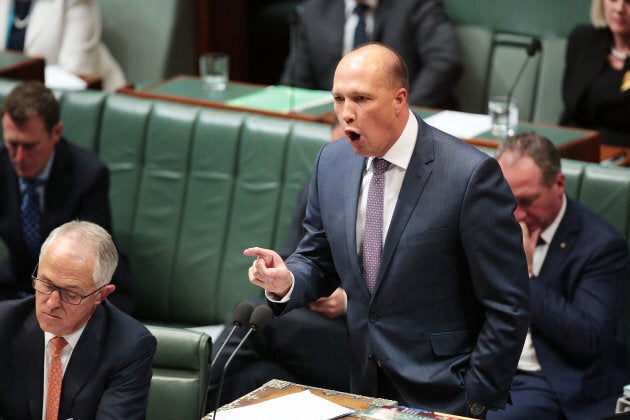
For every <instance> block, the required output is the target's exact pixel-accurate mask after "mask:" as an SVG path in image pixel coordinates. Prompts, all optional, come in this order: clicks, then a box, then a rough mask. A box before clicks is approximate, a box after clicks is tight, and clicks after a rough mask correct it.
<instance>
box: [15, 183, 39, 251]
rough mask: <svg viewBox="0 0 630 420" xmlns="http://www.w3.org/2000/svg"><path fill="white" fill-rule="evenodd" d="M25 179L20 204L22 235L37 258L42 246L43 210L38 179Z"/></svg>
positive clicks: (29, 249) (27, 246)
mask: <svg viewBox="0 0 630 420" xmlns="http://www.w3.org/2000/svg"><path fill="white" fill-rule="evenodd" d="M23 181H24V183H25V185H26V187H25V188H24V195H23V196H22V204H21V206H20V210H21V212H22V236H23V238H24V242H25V243H26V248H27V249H28V251H29V254H30V256H31V257H32V258H35V257H36V256H37V253H38V252H39V247H40V246H41V239H40V233H39V225H40V218H41V211H40V208H39V195H38V194H37V185H38V181H37V180H36V179H26V178H24V179H23Z"/></svg>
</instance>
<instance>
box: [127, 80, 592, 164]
mask: <svg viewBox="0 0 630 420" xmlns="http://www.w3.org/2000/svg"><path fill="white" fill-rule="evenodd" d="M264 88H265V86H262V85H255V84H249V83H239V82H230V83H229V85H228V87H227V89H226V90H224V91H208V90H204V89H203V87H202V83H201V80H200V79H199V78H198V77H196V76H185V75H179V76H175V77H173V78H170V79H167V80H165V81H163V82H160V83H156V84H153V85H149V86H146V87H143V88H142V89H134V88H133V87H132V86H126V87H123V88H122V89H119V91H118V92H120V93H124V94H126V95H132V96H137V97H142V98H151V99H161V100H167V101H174V102H180V103H185V104H190V105H197V106H206V107H213V108H220V109H229V110H237V111H244V112H251V113H257V114H263V115H268V116H274V117H282V118H291V119H298V120H306V121H314V122H321V123H326V124H331V123H332V122H333V121H334V120H335V115H334V112H333V107H332V104H326V105H322V106H317V107H313V108H309V109H306V110H304V111H301V112H299V113H298V112H289V113H279V112H272V111H263V110H256V109H251V108H241V107H236V106H230V105H228V104H226V102H227V101H229V100H231V99H234V98H238V97H240V96H244V95H247V94H250V93H255V92H258V91H260V90H262V89H264ZM413 109H414V111H416V112H418V114H419V115H420V116H421V117H422V118H427V117H429V116H431V115H433V114H435V113H437V112H439V111H440V110H438V109H430V108H421V107H413ZM524 131H536V132H538V133H539V134H541V135H543V136H545V137H548V138H549V139H550V140H551V142H552V143H554V144H555V146H556V147H557V148H558V151H559V152H560V155H561V156H562V157H564V158H568V159H576V160H583V161H587V162H599V161H600V149H599V146H600V143H599V133H597V132H596V131H592V130H584V129H576V128H570V127H561V126H557V125H552V124H539V123H531V122H527V121H521V122H519V126H518V132H524ZM462 140H465V141H467V142H469V143H471V144H474V145H476V146H482V147H490V148H496V147H498V145H499V144H501V141H502V140H501V139H500V138H497V137H495V136H493V135H492V133H491V132H490V131H487V132H485V133H481V134H480V135H479V136H477V137H475V138H471V139H462Z"/></svg>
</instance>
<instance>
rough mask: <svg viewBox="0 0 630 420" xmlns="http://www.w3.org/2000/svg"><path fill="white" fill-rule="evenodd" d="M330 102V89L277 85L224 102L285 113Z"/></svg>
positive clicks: (300, 110) (331, 99)
mask: <svg viewBox="0 0 630 420" xmlns="http://www.w3.org/2000/svg"><path fill="white" fill-rule="evenodd" d="M332 102H333V97H332V95H331V94H330V91H323V90H311V89H302V88H296V87H290V86H282V85H277V86H268V87H266V88H264V89H261V90H259V91H258V92H254V93H250V94H247V95H244V96H239V97H238V98H234V99H230V100H228V101H226V102H225V103H226V104H227V105H230V106H238V107H241V108H251V109H261V110H264V111H273V112H282V113H287V112H290V111H293V112H303V111H305V110H307V109H309V108H315V107H319V106H323V105H326V104H332ZM331 110H332V108H331Z"/></svg>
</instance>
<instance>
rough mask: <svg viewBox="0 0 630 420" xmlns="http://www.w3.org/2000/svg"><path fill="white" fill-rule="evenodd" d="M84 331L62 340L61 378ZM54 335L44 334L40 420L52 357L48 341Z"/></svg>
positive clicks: (44, 419) (50, 345) (46, 394)
mask: <svg viewBox="0 0 630 420" xmlns="http://www.w3.org/2000/svg"><path fill="white" fill-rule="evenodd" d="M84 329H85V325H84V326H83V327H82V328H80V329H79V330H77V331H75V332H73V333H72V334H69V335H64V336H63V338H65V339H66V342H67V343H68V344H66V346H65V347H64V348H63V349H61V377H62V378H63V375H64V374H65V373H66V367H68V362H69V361H70V356H72V351H73V350H74V348H75V347H76V346H77V343H78V342H79V338H81V334H83V330H84ZM55 337H56V336H55V335H54V334H51V333H49V332H44V399H43V401H42V420H46V398H47V397H48V373H49V371H50V357H51V355H52V343H51V342H50V340H52V339H53V338H55Z"/></svg>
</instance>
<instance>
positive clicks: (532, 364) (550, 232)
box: [518, 196, 567, 371]
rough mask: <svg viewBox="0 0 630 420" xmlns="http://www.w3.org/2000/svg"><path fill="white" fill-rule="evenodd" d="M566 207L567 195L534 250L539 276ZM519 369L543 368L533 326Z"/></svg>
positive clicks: (534, 260) (534, 265) (536, 271)
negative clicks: (535, 342)
mask: <svg viewBox="0 0 630 420" xmlns="http://www.w3.org/2000/svg"><path fill="white" fill-rule="evenodd" d="M566 209H567V197H566V196H564V197H563V198H562V207H561V208H560V211H559V212H558V215H557V216H556V218H555V219H554V220H553V222H552V223H551V224H550V225H549V226H548V227H547V229H545V230H544V231H543V232H541V233H540V237H541V238H543V240H544V241H545V243H544V244H541V245H538V246H537V247H536V249H535V250H534V255H533V256H532V271H533V272H534V275H535V276H538V273H539V272H540V269H541V268H542V265H543V262H544V261H545V257H546V256H547V251H548V250H549V244H550V243H551V240H552V239H553V236H554V235H555V234H556V231H557V230H558V226H559V225H560V221H561V220H562V218H563V217H564V212H565V211H566ZM534 281H539V280H534ZM518 369H520V370H529V371H540V370H541V369H542V367H541V366H540V362H539V361H538V357H536V349H535V348H534V343H533V342H532V332H531V327H530V328H529V329H528V330H527V336H526V337H525V344H524V345H523V351H522V352H521V358H520V359H519V361H518Z"/></svg>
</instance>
